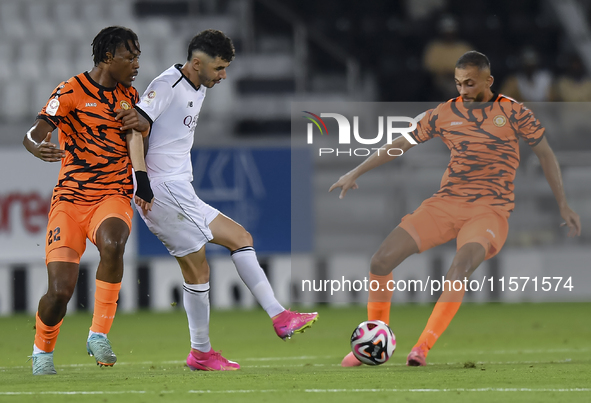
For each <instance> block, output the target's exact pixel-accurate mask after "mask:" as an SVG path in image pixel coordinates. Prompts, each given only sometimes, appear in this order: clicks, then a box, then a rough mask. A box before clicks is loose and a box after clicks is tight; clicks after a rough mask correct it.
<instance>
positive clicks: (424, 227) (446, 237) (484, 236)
mask: <svg viewBox="0 0 591 403" xmlns="http://www.w3.org/2000/svg"><path fill="white" fill-rule="evenodd" d="M400 227H401V228H403V229H404V230H405V231H406V232H408V233H409V234H410V236H412V237H413V239H414V240H415V242H416V243H417V245H418V247H419V253H421V252H424V251H426V250H428V249H431V248H433V247H435V246H437V245H441V244H444V243H446V242H448V241H450V240H452V239H454V238H456V239H457V249H458V250H459V249H460V248H461V247H462V246H464V245H465V244H467V243H470V242H476V243H479V244H481V245H482V246H483V247H484V250H485V251H486V257H485V259H490V258H491V257H493V256H494V255H496V254H497V253H499V251H500V250H501V248H502V247H503V245H504V244H505V241H506V240H507V233H508V232H509V223H508V222H507V218H506V217H504V216H502V215H501V214H499V213H497V212H496V211H495V210H494V209H493V208H492V207H489V206H485V205H479V204H473V203H466V202H462V201H457V200H450V199H444V198H441V197H431V198H429V199H427V200H425V201H424V202H423V203H422V204H421V205H420V206H419V208H418V209H416V210H415V211H414V212H413V213H412V214H407V215H405V216H404V217H402V222H401V223H400Z"/></svg>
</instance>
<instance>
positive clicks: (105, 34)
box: [92, 26, 141, 66]
mask: <svg viewBox="0 0 591 403" xmlns="http://www.w3.org/2000/svg"><path fill="white" fill-rule="evenodd" d="M130 41H131V43H132V44H133V46H134V47H135V50H137V51H138V52H141V51H140V43H139V40H138V38H137V35H136V34H135V32H133V31H132V30H131V29H129V28H125V27H119V26H113V27H107V28H103V29H102V30H101V32H99V33H98V34H97V36H95V37H94V39H93V41H92V58H93V60H94V65H95V66H98V65H99V63H100V62H104V61H106V60H107V52H109V53H111V55H113V56H115V51H116V50H117V48H118V47H119V46H121V45H123V46H125V48H126V49H127V50H129V51H130V52H133V51H134V50H133V49H131V48H130V47H129V42H130Z"/></svg>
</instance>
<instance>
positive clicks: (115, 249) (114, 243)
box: [99, 239, 127, 259]
mask: <svg viewBox="0 0 591 403" xmlns="http://www.w3.org/2000/svg"><path fill="white" fill-rule="evenodd" d="M126 241H127V239H107V240H104V241H103V242H102V243H101V245H100V248H99V252H100V255H101V258H103V259H104V258H107V259H119V258H122V257H123V254H124V253H125V243H126Z"/></svg>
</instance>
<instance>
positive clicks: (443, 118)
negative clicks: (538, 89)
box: [411, 94, 545, 217]
mask: <svg viewBox="0 0 591 403" xmlns="http://www.w3.org/2000/svg"><path fill="white" fill-rule="evenodd" d="M544 131H545V129H544V128H543V127H542V125H541V124H540V122H539V121H538V120H537V119H536V118H535V116H534V114H533V113H532V111H530V110H529V109H527V108H526V107H525V106H524V105H523V104H521V103H519V102H517V101H515V100H514V99H511V98H509V97H506V96H504V95H500V94H499V95H495V96H494V97H493V101H491V102H487V103H484V104H480V105H476V106H471V104H466V103H464V102H462V99H461V97H458V98H454V99H451V100H449V101H447V102H445V103H442V104H440V105H438V106H437V107H436V108H435V109H431V110H429V111H427V112H426V114H425V116H423V117H422V118H421V120H420V121H419V122H418V124H417V128H416V129H415V131H414V132H412V133H411V136H412V137H413V138H414V139H415V140H416V141H417V143H422V142H425V141H427V140H429V139H432V138H433V137H441V139H442V140H443V142H444V143H445V145H447V147H448V148H449V149H450V151H451V160H450V162H449V165H448V166H447V170H446V171H445V174H444V175H443V178H442V179H441V188H440V189H439V191H438V192H437V193H435V195H434V196H435V197H446V198H447V197H451V198H457V199H458V200H463V201H467V202H471V203H478V204H486V205H489V206H491V207H493V208H495V209H496V210H497V211H498V212H499V213H500V214H502V215H504V216H506V217H508V216H509V214H510V212H511V211H513V207H514V205H515V203H514V201H515V195H514V194H513V189H514V185H513V180H514V179H515V172H516V170H517V167H518V166H519V138H522V139H523V140H524V141H525V142H526V143H527V144H528V145H530V146H532V147H533V146H535V145H536V144H538V143H539V142H540V141H541V140H542V138H543V136H544Z"/></svg>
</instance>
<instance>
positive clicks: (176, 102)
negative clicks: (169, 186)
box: [136, 64, 205, 186]
mask: <svg viewBox="0 0 591 403" xmlns="http://www.w3.org/2000/svg"><path fill="white" fill-rule="evenodd" d="M181 67H182V66H181V65H180V64H177V65H174V66H171V67H170V68H169V69H167V70H165V71H164V72H163V73H162V74H160V75H159V76H158V77H156V78H155V79H154V80H153V81H152V82H151V83H150V85H149V86H148V88H147V89H146V91H145V92H144V95H142V97H141V100H140V102H139V103H138V104H137V105H136V107H137V108H138V109H139V112H140V113H142V112H143V113H142V115H144V116H145V117H146V118H148V119H149V120H150V123H151V124H152V131H151V133H150V139H149V141H150V143H149V144H150V145H149V148H148V154H147V155H146V167H147V170H148V177H149V178H150V183H151V184H152V186H157V185H158V184H160V183H162V182H164V181H172V180H186V181H189V182H191V181H192V180H193V167H192V165H191V148H192V147H193V135H194V132H195V126H197V119H198V118H199V112H200V111H201V105H202V104H203V100H204V99H205V87H204V86H203V85H201V86H200V87H199V88H197V87H195V85H194V84H193V83H192V82H191V81H189V79H188V78H187V77H186V76H185V75H183V74H182V72H181Z"/></svg>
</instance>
